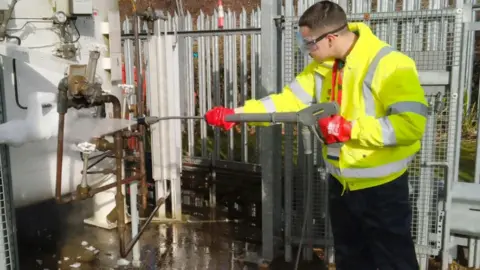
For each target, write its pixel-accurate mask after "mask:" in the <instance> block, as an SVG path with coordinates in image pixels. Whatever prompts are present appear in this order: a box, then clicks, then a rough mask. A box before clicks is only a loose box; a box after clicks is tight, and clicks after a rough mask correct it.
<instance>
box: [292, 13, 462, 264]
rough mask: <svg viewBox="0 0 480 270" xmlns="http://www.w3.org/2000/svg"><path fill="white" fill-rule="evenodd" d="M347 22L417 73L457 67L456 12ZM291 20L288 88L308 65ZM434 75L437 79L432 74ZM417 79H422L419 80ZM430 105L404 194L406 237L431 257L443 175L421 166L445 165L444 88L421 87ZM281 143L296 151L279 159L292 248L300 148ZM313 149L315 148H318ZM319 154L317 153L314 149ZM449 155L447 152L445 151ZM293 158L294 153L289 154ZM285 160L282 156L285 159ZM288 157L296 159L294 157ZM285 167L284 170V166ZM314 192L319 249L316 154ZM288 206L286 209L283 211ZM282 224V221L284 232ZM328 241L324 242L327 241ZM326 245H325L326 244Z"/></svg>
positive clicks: (297, 228) (298, 223) (297, 230)
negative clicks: (404, 58)
mask: <svg viewBox="0 0 480 270" xmlns="http://www.w3.org/2000/svg"><path fill="white" fill-rule="evenodd" d="M349 20H350V21H361V22H364V23H366V24H368V25H369V26H370V28H371V29H372V31H373V32H374V34H376V35H377V36H378V37H379V38H380V39H382V40H384V41H386V42H387V43H389V44H390V45H391V46H393V47H394V48H396V49H398V50H400V51H402V52H404V53H405V54H407V55H409V56H410V57H412V58H413V59H414V60H415V61H416V64H417V69H418V70H419V73H420V74H422V72H426V71H428V72H434V74H436V73H435V72H444V73H445V72H447V71H448V72H449V71H450V70H451V68H452V67H453V66H458V65H459V64H460V63H459V59H460V51H461V47H460V45H461V33H462V25H461V10H457V9H442V10H419V11H400V12H379V13H371V14H368V15H365V14H351V15H349ZM297 21H298V18H297V17H287V18H286V26H285V33H284V40H285V43H284V55H285V58H284V65H285V68H284V83H289V82H291V80H292V79H293V78H294V76H295V75H296V74H298V73H300V72H301V71H302V70H303V68H304V67H305V66H306V65H307V64H308V62H309V61H311V60H310V59H309V56H305V55H303V54H301V52H300V51H299V50H298V48H297V46H296V44H295V38H294V34H295V32H296V31H297V27H296V24H297ZM438 74H440V73H438ZM438 74H437V75H438ZM421 76H422V75H421ZM424 87H425V90H426V93H427V98H428V101H429V103H430V114H429V118H428V124H427V130H426V132H425V136H424V138H423V141H422V150H421V151H420V152H419V153H418V155H417V156H416V158H415V160H414V162H413V163H412V164H411V168H410V170H409V172H410V190H411V191H410V192H411V202H412V205H413V214H414V216H413V224H412V237H413V238H414V240H415V243H416V244H417V253H418V254H419V256H421V255H422V254H425V255H426V254H432V255H434V254H437V253H438V250H439V248H440V247H441V246H440V242H437V240H436V239H440V237H437V234H439V232H438V231H437V230H439V227H438V226H437V225H438V224H440V223H439V220H440V215H441V214H442V213H441V212H439V211H438V206H439V203H440V199H441V198H440V197H439V196H440V194H441V190H442V189H443V186H444V181H445V178H446V177H447V176H446V174H445V173H444V171H443V170H442V169H437V168H433V167H432V168H430V167H425V166H423V165H422V166H421V164H425V162H442V161H446V159H447V139H448V138H447V128H448V126H449V124H448V123H449V121H448V120H449V115H448V110H447V109H448V108H447V106H446V105H447V104H448V102H449V92H448V91H449V88H448V87H447V85H445V86H435V87H433V86H424ZM287 135H289V136H288V137H287V138H286V140H287V141H286V142H285V144H286V145H288V144H289V143H293V145H295V148H297V149H299V150H298V152H299V153H298V160H295V159H294V160H293V161H291V160H290V158H287V157H285V163H289V162H292V163H293V164H296V165H298V166H295V171H294V173H293V175H294V176H295V177H294V179H293V182H292V186H293V187H292V189H293V198H292V200H291V202H290V204H289V202H287V201H286V202H285V203H286V208H287V210H286V212H288V211H290V209H288V208H289V207H291V212H292V215H291V223H292V225H291V226H292V228H291V236H292V239H293V242H298V239H299V238H300V235H301V229H302V225H303V224H302V223H303V212H304V207H303V206H304V199H305V185H304V183H303V180H302V178H303V164H302V153H301V151H302V150H301V146H299V145H297V144H298V140H297V139H296V137H297V136H296V135H295V134H294V132H291V133H290V134H287ZM318 148H319V147H318ZM317 150H319V149H317ZM450 151H453V149H451V150H450ZM293 152H296V151H293ZM285 154H287V153H285ZM294 156H297V155H296V153H294ZM285 165H286V166H287V164H285ZM315 166H316V168H317V171H316V173H315V180H314V187H313V194H314V198H313V218H314V224H315V225H314V228H313V239H314V240H313V244H314V245H316V246H320V247H322V246H324V245H325V243H326V242H331V241H325V240H331V239H330V238H331V237H328V236H327V235H328V234H325V231H326V230H327V231H328V230H329V228H328V224H329V222H328V215H326V211H325V209H326V207H327V202H326V197H327V196H326V195H327V194H326V188H327V187H326V181H325V175H326V174H325V171H324V170H323V165H322V160H321V154H320V153H319V151H317V153H316V160H315ZM289 205H290V206H289ZM287 223H288V220H287V221H286V226H287ZM327 238H328V239H327ZM327 245H330V243H328V244H327Z"/></svg>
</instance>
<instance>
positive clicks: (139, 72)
mask: <svg viewBox="0 0 480 270" xmlns="http://www.w3.org/2000/svg"><path fill="white" fill-rule="evenodd" d="M138 19H139V18H138V14H137V13H135V14H134V16H133V36H134V38H135V66H136V73H137V85H136V88H137V91H136V93H137V112H136V113H137V117H141V116H144V114H145V108H144V106H145V104H144V101H143V87H142V86H143V78H142V65H141V63H140V37H139V34H138V28H139V25H138ZM138 129H139V132H140V134H141V136H140V137H139V138H138V154H139V159H140V174H141V175H142V178H141V180H140V183H141V187H142V190H141V194H142V212H145V210H146V209H147V193H148V189H147V175H146V173H145V144H144V142H145V127H144V126H143V125H140V126H139V127H138Z"/></svg>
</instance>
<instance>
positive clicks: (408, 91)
mask: <svg viewBox="0 0 480 270" xmlns="http://www.w3.org/2000/svg"><path fill="white" fill-rule="evenodd" d="M401 60H402V61H397V63H399V64H396V65H395V64H394V65H391V66H390V67H387V66H385V69H390V70H391V72H390V75H387V76H385V77H383V78H384V79H383V80H382V82H381V83H380V88H379V90H378V91H377V92H376V93H373V94H374V96H376V98H377V99H378V101H379V102H380V103H381V104H382V106H383V110H384V111H385V116H384V117H381V118H375V117H373V116H365V117H361V118H359V119H357V120H355V121H354V122H353V126H352V134H351V138H352V140H356V141H357V142H358V143H359V144H360V145H361V146H364V147H388V146H397V145H398V146H404V145H411V144H413V143H415V142H417V141H418V140H421V139H422V137H423V134H424V132H425V126H426V122H427V113H428V105H427V101H426V99H425V92H424V90H423V88H422V86H421V85H420V80H419V78H418V73H417V69H416V67H415V63H414V62H413V60H412V59H410V58H408V57H406V56H405V57H404V58H403V59H401ZM388 63H389V64H390V63H392V62H388ZM380 68H381V67H380V66H379V69H380Z"/></svg>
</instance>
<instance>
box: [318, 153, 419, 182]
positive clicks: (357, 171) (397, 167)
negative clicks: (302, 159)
mask: <svg viewBox="0 0 480 270" xmlns="http://www.w3.org/2000/svg"><path fill="white" fill-rule="evenodd" d="M413 157H414V156H410V157H407V158H405V159H402V160H399V161H395V162H392V163H388V164H385V165H380V166H377V167H369V168H345V169H343V170H340V168H337V167H335V166H333V165H332V164H330V163H329V162H325V164H326V167H327V170H328V171H329V172H330V173H331V174H333V175H337V176H342V177H347V178H381V177H385V176H388V175H391V174H393V173H396V172H399V171H401V170H403V169H405V168H407V167H408V165H409V164H410V162H411V161H412V160H413Z"/></svg>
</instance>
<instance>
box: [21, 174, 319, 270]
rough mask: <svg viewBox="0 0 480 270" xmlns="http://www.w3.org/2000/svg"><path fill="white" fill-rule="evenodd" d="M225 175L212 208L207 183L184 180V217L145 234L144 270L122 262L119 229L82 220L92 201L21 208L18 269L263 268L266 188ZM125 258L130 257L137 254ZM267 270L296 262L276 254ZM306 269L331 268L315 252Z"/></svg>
mask: <svg viewBox="0 0 480 270" xmlns="http://www.w3.org/2000/svg"><path fill="white" fill-rule="evenodd" d="M192 179H193V180H194V181H193V182H195V181H199V179H205V177H204V176H198V175H197V176H195V177H190V180H192ZM222 179H223V178H222ZM223 180H228V181H229V184H227V185H224V186H222V185H218V186H217V192H216V194H217V202H216V204H217V207H216V210H215V211H212V209H211V208H210V207H209V205H208V201H209V199H208V197H209V194H208V190H209V189H208V188H203V189H202V188H201V187H202V186H204V185H203V184H201V183H200V184H199V183H197V184H195V183H193V184H192V182H190V183H189V181H188V177H185V179H184V183H183V186H182V188H183V189H184V190H183V195H182V200H183V204H184V205H183V206H182V208H183V211H184V213H185V216H186V220H185V221H184V222H182V223H176V224H151V225H150V226H149V228H148V229H147V231H146V232H145V234H144V235H143V236H142V237H141V239H140V246H141V261H142V262H141V267H139V268H134V267H133V266H132V265H127V266H119V265H118V260H119V259H120V258H119V246H118V240H117V234H116V230H111V231H108V230H104V229H100V228H97V227H93V226H88V225H84V224H83V219H84V218H87V217H90V216H91V214H92V205H91V204H92V201H91V200H86V201H82V202H74V203H70V204H66V205H57V204H56V203H55V202H53V201H48V202H44V203H41V204H38V205H34V206H30V207H27V208H23V209H17V211H16V216H17V232H18V233H17V235H18V240H19V257H20V262H21V263H20V267H21V269H22V270H23V269H26V270H33V269H43V270H45V269H51V270H53V269H158V270H160V269H165V270H166V269H175V270H177V269H178V270H181V269H186V270H193V269H202V270H203V269H219V270H227V269H232V270H233V269H242V270H243V269H258V263H259V262H260V261H259V256H258V254H259V251H260V250H261V246H260V244H261V243H260V241H261V218H260V213H261V205H260V204H259V202H260V200H261V197H260V196H261V194H260V188H259V186H258V185H252V188H251V189H247V188H246V187H245V186H243V188H240V187H238V186H237V187H236V186H235V185H233V183H235V182H236V183H239V181H234V179H233V178H232V177H227V178H225V179H223ZM240 180H241V179H240ZM249 180H252V179H249ZM200 182H201V181H200ZM243 185H245V182H244V183H243ZM212 219H214V220H212ZM225 219H228V220H229V222H226V221H225ZM127 230H128V231H130V228H129V227H127ZM126 259H127V260H128V261H131V259H132V258H131V254H130V256H128V257H127V258H126ZM252 262H253V263H252ZM269 269H278V270H289V269H293V264H292V263H290V264H286V263H284V262H283V259H282V258H278V259H276V260H274V262H272V264H271V265H270V268H269ZM300 269H319V270H320V269H325V268H324V267H322V262H321V261H320V260H319V259H318V258H317V257H315V260H314V262H312V263H308V264H302V265H301V267H300V268H299V270H300Z"/></svg>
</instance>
